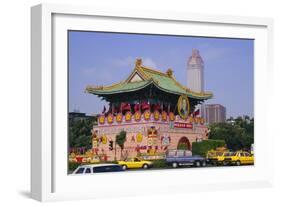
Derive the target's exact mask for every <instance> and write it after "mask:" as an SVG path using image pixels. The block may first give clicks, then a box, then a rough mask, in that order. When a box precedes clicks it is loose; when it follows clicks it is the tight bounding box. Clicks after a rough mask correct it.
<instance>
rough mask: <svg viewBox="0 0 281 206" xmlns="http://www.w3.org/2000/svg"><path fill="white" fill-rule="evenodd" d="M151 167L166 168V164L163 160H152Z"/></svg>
mask: <svg viewBox="0 0 281 206" xmlns="http://www.w3.org/2000/svg"><path fill="white" fill-rule="evenodd" d="M152 162H153V167H154V168H166V167H167V164H166V161H165V160H162V159H161V160H153V161H152Z"/></svg>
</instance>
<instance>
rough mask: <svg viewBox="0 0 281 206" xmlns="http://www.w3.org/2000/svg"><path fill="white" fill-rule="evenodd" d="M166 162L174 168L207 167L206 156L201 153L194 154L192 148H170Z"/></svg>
mask: <svg viewBox="0 0 281 206" xmlns="http://www.w3.org/2000/svg"><path fill="white" fill-rule="evenodd" d="M166 163H167V164H168V165H169V166H172V167H173V168H177V167H180V166H195V167H205V166H206V158H204V157H201V156H199V155H194V156H192V152H191V151H190V150H168V151H167V154H166Z"/></svg>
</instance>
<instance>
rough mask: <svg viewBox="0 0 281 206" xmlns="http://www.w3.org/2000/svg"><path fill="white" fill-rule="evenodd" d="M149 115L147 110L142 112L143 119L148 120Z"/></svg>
mask: <svg viewBox="0 0 281 206" xmlns="http://www.w3.org/2000/svg"><path fill="white" fill-rule="evenodd" d="M150 116H151V113H150V111H149V110H145V112H144V119H145V120H150Z"/></svg>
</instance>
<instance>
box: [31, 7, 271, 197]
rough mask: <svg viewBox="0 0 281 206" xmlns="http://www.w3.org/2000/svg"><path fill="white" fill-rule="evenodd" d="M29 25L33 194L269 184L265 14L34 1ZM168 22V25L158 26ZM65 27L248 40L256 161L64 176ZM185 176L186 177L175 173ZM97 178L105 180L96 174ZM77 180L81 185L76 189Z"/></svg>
mask: <svg viewBox="0 0 281 206" xmlns="http://www.w3.org/2000/svg"><path fill="white" fill-rule="evenodd" d="M116 22H118V24H116ZM156 24H157V27H155V25H156ZM31 25H32V28H31V50H32V53H31V56H32V60H31V66H32V68H31V71H32V85H31V86H32V88H31V94H32V99H31V109H32V115H31V123H32V128H31V164H32V165H31V196H32V198H34V199H36V200H39V201H53V200H67V199H83V198H98V197H113V196H123V195H134V194H151V193H152V194H157V193H177V192H190V191H208V190H214V189H215V190H221V189H230V188H231V189H233V188H237V189H239V188H246V187H269V186H272V184H273V159H272V157H273V141H274V139H273V134H272V132H271V131H270V129H269V128H270V121H269V116H268V115H267V109H266V108H270V107H271V104H272V103H271V102H272V99H271V98H272V97H271V95H270V93H269V95H268V99H267V101H266V100H265V99H264V98H262V95H261V94H262V93H264V92H268V91H269V92H270V91H273V89H272V87H273V85H272V83H271V79H272V78H273V66H272V64H273V61H272V56H273V54H272V51H273V47H272V45H273V41H272V39H273V32H272V29H273V21H272V20H271V19H268V18H256V17H255V18H254V17H234V16H222V15H201V14H200V15H199V14H188V13H173V12H172V13H160V12H152V11H138V10H130V11H128V10H120V9H118V10H117V9H110V8H93V7H80V6H70V5H56V4H41V5H37V6H34V7H32V9H31ZM167 26H168V27H169V28H173V29H172V30H168V29H167V28H166V30H165V27H167ZM188 28H192V29H188ZM68 29H77V30H103V31H118V32H134V33H152V34H154V33H157V34H159V33H165V34H177V35H194V36H212V37H229V38H234V37H235V38H253V39H255V50H254V51H255V52H254V53H255V61H254V64H255V73H254V78H255V85H254V88H255V91H254V102H255V105H254V106H255V111H254V113H255V166H252V167H251V166H249V167H247V166H246V167H242V168H233V167H230V168H210V169H208V168H206V169H196V170H194V169H181V170H169V171H164V170H161V171H151V172H138V173H130V172H129V173H126V175H125V176H124V174H110V175H108V174H99V175H98V176H96V177H94V176H91V177H89V176H87V177H86V176H84V177H73V176H69V175H67V171H65V168H66V156H67V155H66V154H65V151H66V147H67V145H66V144H65V142H66V141H67V136H66V132H67V128H66V123H65V121H66V120H67V119H66V116H65V111H66V110H65V109H64V108H66V105H65V100H66V92H67V75H65V71H66V70H65V69H66V67H67V62H66V61H65V59H66V58H67V52H65V51H66V49H67V41H66V36H65V34H66V33H65V31H67V30H68ZM64 38H65V41H64ZM257 91H258V92H257ZM58 137H60V138H58ZM264 137H266V141H264V139H263V138H264ZM233 172H235V175H233ZM136 176H137V177H136ZM186 176H188V177H190V176H192V178H190V179H188V180H186V179H187V178H185V179H182V177H186ZM102 178H106V179H107V181H106V182H102V181H100V180H101V179H102ZM173 178H174V179H173ZM151 180H153V182H154V185H153V186H152V185H150V186H149V187H148V186H147V184H145V183H146V182H149V181H151ZM163 180H164V181H163ZM179 180H181V181H179ZM93 182H94V183H95V186H93ZM133 183H134V184H133ZM81 185H83V188H84V189H83V192H82V191H81V190H77V189H75V188H79V187H81ZM97 188H98V189H97Z"/></svg>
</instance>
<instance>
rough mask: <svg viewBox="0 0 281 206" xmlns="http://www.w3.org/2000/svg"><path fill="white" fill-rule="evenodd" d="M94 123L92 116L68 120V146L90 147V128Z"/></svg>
mask: <svg viewBox="0 0 281 206" xmlns="http://www.w3.org/2000/svg"><path fill="white" fill-rule="evenodd" d="M95 123H96V121H95V119H94V118H92V119H91V118H89V119H79V120H75V121H74V120H72V121H69V147H70V148H79V147H84V148H86V149H90V148H91V147H92V138H91V136H92V132H91V130H92V128H93V125H94V124H95Z"/></svg>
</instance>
